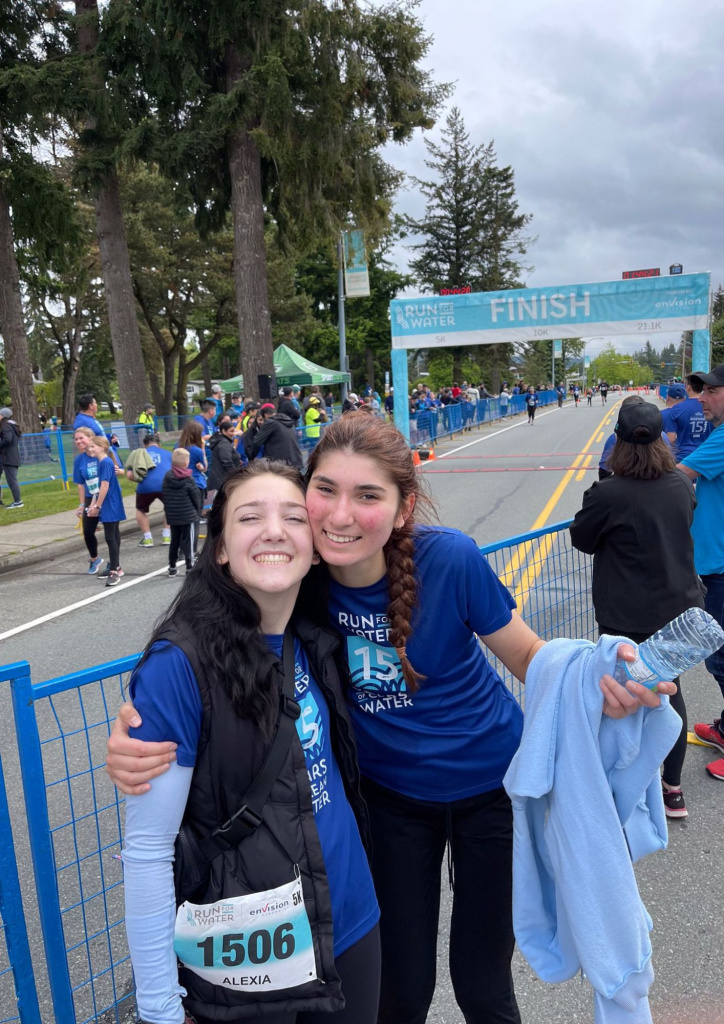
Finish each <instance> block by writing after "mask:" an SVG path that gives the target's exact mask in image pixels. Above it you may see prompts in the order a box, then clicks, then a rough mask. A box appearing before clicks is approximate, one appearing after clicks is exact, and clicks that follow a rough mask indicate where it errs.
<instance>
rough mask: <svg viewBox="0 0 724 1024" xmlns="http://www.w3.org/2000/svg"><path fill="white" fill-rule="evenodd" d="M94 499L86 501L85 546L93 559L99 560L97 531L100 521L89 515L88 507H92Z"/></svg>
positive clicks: (83, 520)
mask: <svg viewBox="0 0 724 1024" xmlns="http://www.w3.org/2000/svg"><path fill="white" fill-rule="evenodd" d="M92 500H93V499H92V498H86V499H85V508H84V509H83V519H82V523H83V540H84V541H85V546H86V547H87V548H88V554H89V555H90V556H91V558H98V538H97V537H96V530H97V529H98V523H99V520H98V518H97V517H91V516H89V515H88V506H89V505H90V503H91V501H92Z"/></svg>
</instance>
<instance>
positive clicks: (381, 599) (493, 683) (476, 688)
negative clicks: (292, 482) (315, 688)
mask: <svg viewBox="0 0 724 1024" xmlns="http://www.w3.org/2000/svg"><path fill="white" fill-rule="evenodd" d="M414 558H415V565H416V568H417V572H418V579H419V586H418V600H419V604H418V608H417V611H416V612H415V614H414V615H413V620H412V625H413V633H412V637H411V639H410V640H409V641H408V643H407V654H408V657H409V659H410V661H411V663H412V665H413V667H414V668H415V669H417V671H418V672H420V673H423V674H424V675H425V676H426V678H425V679H423V680H422V683H421V685H420V689H419V690H418V691H417V693H414V694H413V693H409V692H408V690H407V686H406V684H405V681H404V678H403V676H402V671H401V666H400V660H399V658H398V656H397V652H396V651H395V649H394V647H391V646H390V642H389V639H388V635H389V620H388V618H387V606H388V603H389V588H388V582H387V577H386V576H385V577H383V578H382V579H381V580H379V582H377V583H374V584H372V585H371V586H368V587H345V586H342V585H341V584H339V583H336V582H334V581H332V582H331V586H330V605H329V608H330V617H331V622H332V625H333V627H334V628H335V629H337V630H339V632H341V633H342V634H343V635H344V637H345V643H346V648H347V660H348V662H349V667H350V673H351V676H352V687H353V690H352V695H351V701H350V703H351V708H352V715H353V721H354V725H355V735H356V736H357V745H358V754H359V761H360V767H361V768H362V771H363V772H364V774H365V775H366V776H368V777H369V778H371V779H372V780H373V781H374V782H377V783H379V784H380V785H381V786H385V787H386V788H388V789H392V790H395V791H396V792H398V793H403V794H404V795H405V796H410V797H413V798H416V799H421V800H436V801H451V800H461V799H464V798H465V797H468V796H474V795H476V794H478V793H484V792H486V791H489V790H492V789H497V788H498V787H500V786H501V785H502V784H503V776H504V775H505V772H506V770H507V768H508V765H509V764H510V761H511V758H512V757H513V754H514V753H515V751H516V750H517V748H518V745H519V743H520V737H521V734H522V730H523V714H522V712H521V710H520V708H519V707H518V704H517V703H516V701H515V700H514V699H513V696H512V694H511V693H510V692H509V690H508V689H507V688H506V686H505V684H504V683H503V681H502V680H501V679H500V677H499V676H498V675H497V673H496V672H495V671H494V670H493V669H492V668H491V666H490V665H489V664H488V661H487V659H486V657H485V654H484V653H483V649H482V647H481V646H480V644H479V643H478V639H477V637H476V635H475V634H476V633H477V634H478V635H480V636H486V635H488V634H490V633H494V632H495V631H496V630H498V629H501V628H502V627H503V626H505V625H507V624H508V623H509V622H510V620H511V609H512V608H514V607H515V602H514V601H513V599H512V598H511V596H510V594H509V593H508V591H507V590H506V589H505V587H504V586H503V585H502V583H501V582H500V581H499V580H498V578H497V577H496V575H495V573H494V572H493V571H492V569H491V568H490V566H489V565H488V563H487V561H486V560H485V558H484V557H483V556H482V555H481V554H480V551H479V550H478V548H477V545H476V544H475V542H474V541H473V540H471V539H470V538H469V537H466V536H465V535H464V534H462V533H460V532H459V531H458V530H451V529H447V528H443V527H434V528H433V527H418V528H417V529H416V532H415V555H414Z"/></svg>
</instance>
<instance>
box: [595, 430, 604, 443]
mask: <svg viewBox="0 0 724 1024" xmlns="http://www.w3.org/2000/svg"><path fill="white" fill-rule="evenodd" d="M604 433H605V431H603V430H602V431H601V433H600V434H599V435H598V437H597V438H596V444H598V443H599V441H603V435H604Z"/></svg>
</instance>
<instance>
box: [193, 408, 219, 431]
mask: <svg viewBox="0 0 724 1024" xmlns="http://www.w3.org/2000/svg"><path fill="white" fill-rule="evenodd" d="M194 419H195V420H196V422H197V423H198V424H199V426H200V427H201V434H202V436H203V437H206V435H207V434H215V433H216V424H215V423H214V421H213V420H207V419H206V417H205V416H202V415H201V413H199V414H198V416H194Z"/></svg>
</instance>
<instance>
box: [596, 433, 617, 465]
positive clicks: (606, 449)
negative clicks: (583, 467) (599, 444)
mask: <svg viewBox="0 0 724 1024" xmlns="http://www.w3.org/2000/svg"><path fill="white" fill-rule="evenodd" d="M615 444H616V435H615V434H609V436H608V437H607V438H606V443H605V444H604V446H603V451H602V452H601V461H600V462H599V463H598V468H599V469H605V470H606V471H607V472H608V473H610V472H611V470H610V469H609V468H608V465H607V462H608V457H609V455H610V454H611V452H612V451H613V446H614V445H615Z"/></svg>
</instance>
